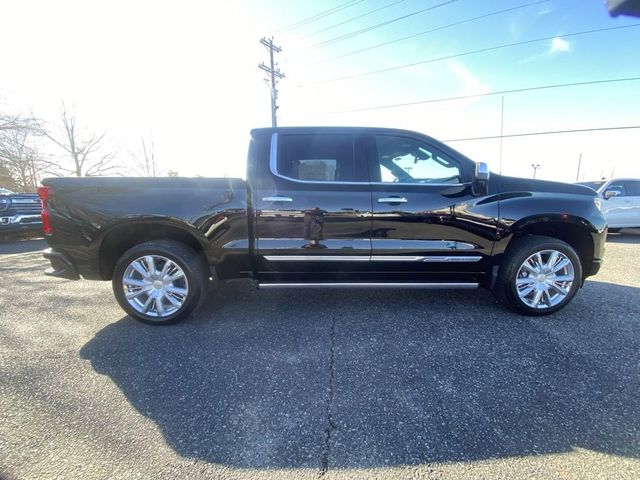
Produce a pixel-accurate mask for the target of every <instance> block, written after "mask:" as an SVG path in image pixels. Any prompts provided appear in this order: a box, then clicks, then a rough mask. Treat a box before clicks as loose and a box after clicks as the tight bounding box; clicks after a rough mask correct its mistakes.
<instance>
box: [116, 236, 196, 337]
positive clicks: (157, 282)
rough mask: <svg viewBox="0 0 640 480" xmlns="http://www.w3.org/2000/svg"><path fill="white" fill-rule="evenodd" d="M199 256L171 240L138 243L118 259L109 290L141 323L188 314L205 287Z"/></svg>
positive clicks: (177, 318) (169, 320) (176, 319)
mask: <svg viewBox="0 0 640 480" xmlns="http://www.w3.org/2000/svg"><path fill="white" fill-rule="evenodd" d="M207 280H208V275H207V274H206V265H205V262H204V261H203V259H202V258H201V257H200V255H198V254H197V253H196V252H195V251H194V250H193V249H191V248H189V247H188V246H186V245H184V244H182V243H180V242H174V241H171V240H157V241H152V242H146V243H142V244H140V245H136V246H135V247H133V248H131V249H129V250H128V251H127V252H125V253H124V255H122V257H120V259H118V262H117V264H116V268H115V270H114V273H113V280H112V283H113V292H114V294H115V296H116V299H117V300H118V303H119V304H120V306H121V307H122V308H123V309H124V311H125V312H127V313H128V314H129V316H131V317H133V318H135V319H137V320H140V321H141V322H144V323H149V324H153V325H167V324H170V323H176V322H179V321H180V320H182V319H184V318H185V317H186V316H188V315H189V314H190V313H191V312H192V311H193V309H194V308H195V307H196V306H197V305H198V302H199V301H200V298H201V297H202V296H203V294H204V292H205V290H206V283H207Z"/></svg>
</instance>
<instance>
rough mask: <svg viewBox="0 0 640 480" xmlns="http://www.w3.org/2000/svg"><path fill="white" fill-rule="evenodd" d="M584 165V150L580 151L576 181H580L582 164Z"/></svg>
mask: <svg viewBox="0 0 640 480" xmlns="http://www.w3.org/2000/svg"><path fill="white" fill-rule="evenodd" d="M581 165H582V152H580V157H579V158H578V172H577V173H576V182H578V181H580V166H581Z"/></svg>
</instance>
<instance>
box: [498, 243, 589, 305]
mask: <svg viewBox="0 0 640 480" xmlns="http://www.w3.org/2000/svg"><path fill="white" fill-rule="evenodd" d="M581 280H582V266H581V264H580V258H579V257H578V254H577V253H576V251H575V250H574V249H573V248H572V247H571V245H569V244H568V243H565V242H563V241H561V240H558V239H555V238H551V237H543V236H537V235H528V236H526V237H523V238H521V239H518V240H516V243H515V244H514V245H513V246H512V247H511V248H510V249H509V252H508V254H507V257H506V259H505V261H504V263H503V265H502V267H501V268H500V273H499V275H498V281H497V282H496V289H495V293H496V296H497V297H498V298H499V299H500V300H502V301H503V302H504V303H505V304H506V305H507V306H508V307H509V308H510V309H511V310H513V311H515V312H518V313H523V314H525V315H534V316H538V315H549V314H551V313H554V312H557V311H558V310H560V309H562V308H564V307H565V306H566V305H567V304H568V303H569V302H571V300H572V299H573V297H574V296H575V294H576V293H577V291H578V288H580V282H581Z"/></svg>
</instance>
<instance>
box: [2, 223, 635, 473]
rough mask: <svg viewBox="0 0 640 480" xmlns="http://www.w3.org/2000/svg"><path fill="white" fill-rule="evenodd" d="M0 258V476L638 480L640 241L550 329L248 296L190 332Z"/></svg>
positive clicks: (461, 295) (618, 248)
mask: <svg viewBox="0 0 640 480" xmlns="http://www.w3.org/2000/svg"><path fill="white" fill-rule="evenodd" d="M41 248H44V247H43V245H42V242H39V241H29V242H20V243H19V244H13V245H0V276H1V278H2V282H0V312H1V313H0V478H2V479H3V480H5V479H39V478H65V479H69V478H71V479H73V478H79V479H87V478H196V479H197V478H228V479H241V478H252V479H254V478H256V479H262V478H265V479H266V478H291V479H293V478H295V479H299V478H318V477H320V476H321V477H322V478H428V479H433V478H436V479H446V478H452V479H453V478H456V479H457V478H469V479H471V478H474V479H475V478H487V479H492V478H504V479H520V478H522V479H525V478H544V479H546V478H549V479H574V478H575V479H582V478H597V479H601V478H602V479H604V478H612V479H636V478H640V395H638V392H639V391H640V390H639V387H640V364H639V363H638V351H640V265H639V264H638V262H637V259H638V257H639V254H640V231H638V230H636V231H627V232H625V233H623V234H621V235H611V236H610V239H609V242H608V243H607V253H606V257H605V264H604V267H603V269H602V271H601V272H600V274H599V275H598V276H596V277H593V278H592V279H590V280H588V281H587V283H586V285H585V287H584V288H583V289H582V290H581V291H580V292H579V293H578V296H577V297H576V299H575V300H574V302H573V303H572V304H571V305H570V306H569V307H567V308H566V309H565V310H563V311H562V312H559V313H558V314H556V315H554V316H552V317H547V318H540V319H533V318H527V317H521V316H517V315H514V314H512V313H510V312H509V311H507V310H505V309H504V308H503V307H501V306H500V305H497V304H496V303H495V302H494V300H493V297H492V296H491V295H490V294H489V293H488V292H485V291H482V290H479V291H473V292H468V291H465V292H461V291H458V292H455V291H452V292H444V291H392V290H379V291H361V290H354V291H331V290H327V291H321V290H309V291H304V290H300V291H285V290H282V291H257V290H256V289H255V288H253V286H252V284H251V283H249V282H239V281H238V282H230V283H229V284H227V285H226V286H225V287H224V288H223V289H222V290H220V291H218V292H216V293H215V294H212V296H211V298H210V299H209V301H208V302H207V303H206V304H205V305H204V306H203V307H202V308H201V309H200V310H198V311H197V312H196V313H195V314H194V315H193V317H192V318H191V319H189V320H188V321H186V322H184V323H182V324H179V325H175V326H169V327H163V328H155V327H150V326H146V325H142V324H139V323H137V322H135V321H132V320H131V319H129V318H128V317H126V316H125V315H124V314H123V312H122V311H121V310H120V309H119V308H118V306H117V304H116V302H115V300H114V299H113V297H112V293H111V286H110V284H109V283H105V282H87V281H81V282H72V281H66V280H60V279H54V278H48V277H45V276H44V275H42V271H43V270H44V268H45V266H46V261H45V260H44V259H42V258H41V257H40V255H39V254H38V253H29V251H30V250H38V249H41Z"/></svg>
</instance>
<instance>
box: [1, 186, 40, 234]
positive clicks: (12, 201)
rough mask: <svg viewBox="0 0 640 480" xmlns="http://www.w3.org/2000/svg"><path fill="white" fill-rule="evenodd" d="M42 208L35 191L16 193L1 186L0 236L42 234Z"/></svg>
mask: <svg viewBox="0 0 640 480" xmlns="http://www.w3.org/2000/svg"><path fill="white" fill-rule="evenodd" d="M41 209H42V207H41V204H40V199H39V198H38V195H36V194H35V193H14V192H12V191H10V190H6V189H4V188H0V238H10V237H14V236H17V235H22V234H42V220H41V218H40V211H41Z"/></svg>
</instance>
